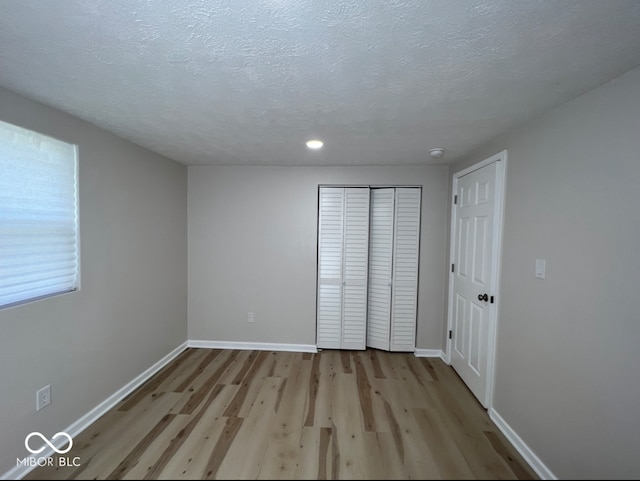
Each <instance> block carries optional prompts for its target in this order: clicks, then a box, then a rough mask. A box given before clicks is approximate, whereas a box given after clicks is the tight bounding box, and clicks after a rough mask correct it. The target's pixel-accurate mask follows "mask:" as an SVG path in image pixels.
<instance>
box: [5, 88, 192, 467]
mask: <svg viewBox="0 0 640 481" xmlns="http://www.w3.org/2000/svg"><path fill="white" fill-rule="evenodd" d="M0 119H1V120H3V121H6V122H9V123H13V124H15V125H19V126H21V127H25V128H28V129H32V130H35V131H38V132H42V133H44V134H46V135H50V136H53V137H56V138H59V139H61V140H64V141H66V142H70V143H75V144H78V156H79V189H80V235H81V256H82V258H81V276H82V288H81V290H80V291H79V292H75V293H70V294H66V295H62V296H57V297H53V298H49V299H45V300H41V301H37V302H33V303H30V304H25V305H21V306H17V307H13V308H8V309H3V310H0V475H2V473H6V472H8V471H9V470H11V469H13V468H15V467H16V458H17V457H20V458H23V457H24V456H25V455H26V454H27V452H26V450H25V447H24V441H25V436H26V435H27V434H28V433H30V432H32V431H40V432H42V433H43V434H45V435H48V436H51V435H53V434H55V433H56V432H58V431H60V430H63V429H65V428H66V427H68V426H69V425H71V424H72V423H73V422H75V421H76V420H78V419H79V418H80V417H81V416H83V415H84V414H86V413H87V412H89V411H90V410H91V409H93V408H94V407H96V405H98V404H99V403H100V402H102V401H104V400H105V399H106V398H107V397H109V396H110V395H111V394H113V393H114V392H116V391H117V390H118V389H120V388H121V387H123V386H124V385H125V384H127V383H128V382H129V381H131V380H132V379H134V378H135V377H136V376H138V375H139V374H141V373H142V372H143V371H145V370H146V369H147V368H149V367H150V366H152V365H153V364H154V363H155V362H157V361H158V360H159V359H161V358H162V357H163V356H165V355H166V354H168V353H169V352H170V351H172V350H173V349H175V348H176V347H177V346H179V345H180V344H182V343H183V342H184V341H185V340H186V335H187V322H186V311H187V306H186V297H187V294H186V287H187V273H186V267H187V239H186V232H187V222H186V200H187V194H186V189H187V172H186V170H187V169H186V167H185V166H183V165H180V164H178V163H176V162H173V161H171V160H168V159H166V158H163V157H160V156H158V155H156V154H153V153H151V152H149V151H147V150H145V149H142V148H140V147H138V146H135V145H133V144H131V143H129V142H126V141H124V140H122V139H120V138H118V137H115V136H113V135H111V134H108V133H106V132H105V131H103V130H100V129H98V128H97V127H95V126H93V125H90V124H88V123H85V122H83V121H80V120H78V119H75V118H73V117H70V116H68V115H65V114H63V113H61V112H59V111H56V110H53V109H50V108H48V107H45V106H43V105H41V104H38V103H36V102H33V101H31V100H27V99H25V98H23V97H20V96H18V95H15V94H13V93H11V92H8V91H6V90H2V89H0ZM46 384H51V396H52V404H51V405H49V406H48V407H46V408H45V409H43V410H41V411H39V412H37V411H36V409H35V398H36V396H35V392H36V390H37V389H39V388H41V387H43V386H45V385H46Z"/></svg>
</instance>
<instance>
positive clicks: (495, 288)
mask: <svg viewBox="0 0 640 481" xmlns="http://www.w3.org/2000/svg"><path fill="white" fill-rule="evenodd" d="M494 162H495V163H496V196H495V205H494V209H495V210H494V220H495V222H494V226H493V229H494V236H493V244H492V246H491V249H492V254H493V266H492V268H493V279H492V282H491V293H492V295H493V296H494V299H495V302H494V303H493V304H489V336H488V352H487V385H486V395H485V399H484V400H481V403H482V405H483V406H484V407H485V408H486V409H491V407H492V403H493V387H494V382H493V381H494V373H495V354H496V338H497V332H498V317H499V316H498V313H499V306H500V300H501V299H500V292H499V291H500V273H501V271H502V236H503V225H504V212H505V191H506V186H507V150H506V149H505V150H503V151H501V152H498V153H497V154H495V155H492V156H491V157H489V158H487V159H485V160H483V161H481V162H478V163H476V164H473V165H472V166H470V167H467V168H466V169H463V170H461V171H459V172H456V173H454V174H453V184H452V193H451V217H450V219H451V226H450V227H451V233H450V241H449V266H451V264H453V263H454V260H455V233H456V220H457V219H456V205H455V204H454V202H453V199H454V198H453V196H454V195H456V192H457V191H458V179H460V178H461V177H463V176H465V175H467V174H470V173H471V172H474V171H476V170H478V169H481V168H482V167H485V166H487V165H490V164H492V163H494ZM448 270H449V302H448V306H447V331H446V332H447V333H448V332H449V331H450V330H451V329H452V327H453V280H454V276H453V275H452V273H451V269H450V268H449V269H448ZM445 358H446V362H447V364H449V365H450V364H451V339H449V336H448V335H447V336H446V351H445Z"/></svg>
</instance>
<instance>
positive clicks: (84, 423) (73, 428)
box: [0, 342, 188, 479]
mask: <svg viewBox="0 0 640 481" xmlns="http://www.w3.org/2000/svg"><path fill="white" fill-rule="evenodd" d="M187 347H188V345H187V343H186V342H183V343H182V344H181V345H179V346H178V347H176V348H175V349H174V350H173V351H171V352H170V353H169V354H167V355H166V356H164V357H163V358H162V359H160V360H159V361H158V362H156V363H155V364H154V365H153V366H151V367H150V368H149V369H147V370H146V371H144V372H143V373H141V374H140V375H138V376H137V377H136V378H135V379H133V380H132V381H130V382H128V383H127V384H126V385H124V386H123V387H121V388H120V389H118V390H117V391H116V392H115V393H113V394H112V395H111V396H109V397H108V398H107V399H105V400H104V401H102V402H101V403H100V404H98V405H97V406H96V407H95V408H93V409H92V410H91V411H89V412H88V413H87V414H85V415H84V416H82V417H81V418H80V419H78V420H77V421H75V422H74V423H73V424H71V425H70V426H69V427H67V428H66V429H63V430H62V432H65V433H67V434H68V435H69V436H71V438H72V439H73V438H75V437H76V436H77V435H78V434H80V433H81V432H82V431H84V430H85V429H87V428H88V427H89V426H90V425H91V424H93V423H94V422H95V421H97V420H98V418H99V417H100V416H102V415H103V414H105V413H106V412H107V411H109V409H111V408H112V407H114V406H115V405H116V404H118V403H119V402H120V401H122V400H123V399H124V398H125V397H127V396H128V395H129V394H130V393H132V392H133V391H135V390H136V389H137V388H138V387H140V386H141V385H142V384H143V383H145V382H146V381H147V380H148V379H150V378H151V377H152V376H153V375H154V374H155V373H157V372H158V371H160V369H162V368H163V367H164V366H165V365H167V364H169V363H170V362H171V361H172V360H173V359H175V358H176V357H177V356H178V355H179V354H180V353H181V352H182V351H184V350H185V349H186V348H187ZM65 442H66V439H65V438H64V437H63V438H62V439H61V440H60V442H58V443H57V444H59V445H60V446H56V447H60V448H61V447H62V445H64V444H65ZM53 444H54V445H56V443H55V441H54V443H53ZM53 454H54V451H53V449H52V448H48V449H47V450H46V451H43V452H42V453H39V454H38V457H39V458H40V457H42V458H46V457H49V456H52V455H53ZM36 467H37V466H16V467H14V468H12V469H10V470H9V471H7V472H6V473H4V474H3V475H1V476H0V479H22V478H23V477H24V476H26V475H27V474H29V473H30V472H31V471H32V470H33V469H35V468H36Z"/></svg>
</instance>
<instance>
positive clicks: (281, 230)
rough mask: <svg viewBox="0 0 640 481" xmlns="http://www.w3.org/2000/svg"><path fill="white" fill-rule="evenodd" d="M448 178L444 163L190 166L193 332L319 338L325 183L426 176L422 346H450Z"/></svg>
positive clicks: (422, 179)
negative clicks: (321, 192)
mask: <svg viewBox="0 0 640 481" xmlns="http://www.w3.org/2000/svg"><path fill="white" fill-rule="evenodd" d="M447 179H448V166H445V165H438V166H420V167H352V168H339V167H204V166H203V167H190V168H189V207H188V211H189V302H188V305H189V308H188V309H189V339H192V340H209V341H211V340H215V341H237V342H267V343H288V344H311V345H315V342H316V340H315V339H316V275H317V272H316V263H317V215H318V205H317V202H318V201H317V197H318V185H319V184H339V185H345V184H350V185H369V184H371V185H421V186H423V191H422V203H423V206H422V235H421V244H420V249H421V251H420V271H419V277H420V279H419V282H420V285H419V297H418V331H417V347H418V348H422V349H442V348H443V344H442V337H443V336H442V330H443V323H442V319H443V316H444V294H445V293H444V289H445V281H444V275H443V273H444V272H446V263H447V259H446V239H447V236H446V222H447V192H448V189H447ZM249 311H252V312H254V313H255V323H253V324H249V323H248V322H247V313H248V312H249Z"/></svg>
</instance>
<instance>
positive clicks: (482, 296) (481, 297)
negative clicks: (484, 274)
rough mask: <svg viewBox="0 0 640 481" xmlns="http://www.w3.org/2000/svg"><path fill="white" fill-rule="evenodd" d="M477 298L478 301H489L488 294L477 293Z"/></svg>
mask: <svg viewBox="0 0 640 481" xmlns="http://www.w3.org/2000/svg"><path fill="white" fill-rule="evenodd" d="M478 300H479V301H484V302H489V296H488V295H487V294H478Z"/></svg>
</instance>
